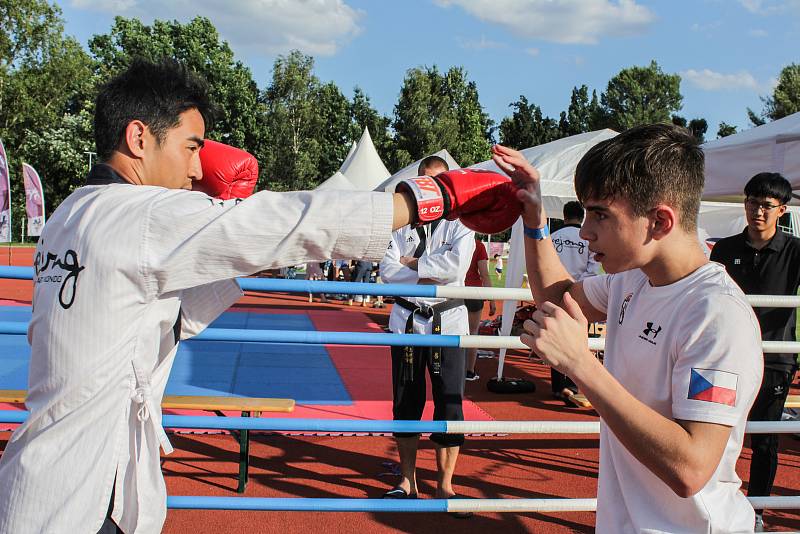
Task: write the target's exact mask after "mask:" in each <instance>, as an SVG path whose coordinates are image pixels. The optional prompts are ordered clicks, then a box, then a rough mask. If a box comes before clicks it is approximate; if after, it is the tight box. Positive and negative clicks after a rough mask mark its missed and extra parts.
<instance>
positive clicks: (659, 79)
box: [600, 61, 683, 131]
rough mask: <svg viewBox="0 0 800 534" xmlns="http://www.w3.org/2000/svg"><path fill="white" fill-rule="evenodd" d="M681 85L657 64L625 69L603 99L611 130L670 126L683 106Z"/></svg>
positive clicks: (611, 84) (607, 89)
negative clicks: (653, 124) (666, 123)
mask: <svg viewBox="0 0 800 534" xmlns="http://www.w3.org/2000/svg"><path fill="white" fill-rule="evenodd" d="M680 84H681V78H680V76H679V75H677V74H665V73H664V72H663V71H662V70H661V67H659V66H658V63H656V62H655V61H652V62H651V63H650V65H649V66H647V67H629V68H627V69H622V70H621V71H620V72H619V73H618V74H617V75H616V76H614V77H613V78H611V80H610V81H609V82H608V87H607V88H606V90H605V92H604V93H603V94H602V95H601V97H600V101H601V103H602V105H603V107H604V108H605V112H606V114H607V116H608V121H609V125H610V127H611V128H614V129H615V130H618V131H623V130H627V129H628V128H632V127H634V126H638V125H641V124H651V123H656V122H669V121H670V117H671V115H672V114H673V113H674V112H676V111H678V110H680V109H681V106H682V102H683V96H682V95H681V93H680Z"/></svg>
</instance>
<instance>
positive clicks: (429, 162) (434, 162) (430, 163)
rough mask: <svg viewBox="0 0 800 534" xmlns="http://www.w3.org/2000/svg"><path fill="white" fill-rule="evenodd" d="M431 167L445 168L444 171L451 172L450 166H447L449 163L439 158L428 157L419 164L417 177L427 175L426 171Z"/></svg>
mask: <svg viewBox="0 0 800 534" xmlns="http://www.w3.org/2000/svg"><path fill="white" fill-rule="evenodd" d="M429 167H444V170H446V171H449V170H450V165H448V164H447V161H446V160H445V159H444V158H440V157H439V156H428V157H427V158H425V159H423V160H422V161H420V162H419V167H417V176H423V175H424V174H425V169H427V168H429Z"/></svg>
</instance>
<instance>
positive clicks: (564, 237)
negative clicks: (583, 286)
mask: <svg viewBox="0 0 800 534" xmlns="http://www.w3.org/2000/svg"><path fill="white" fill-rule="evenodd" d="M580 231H581V227H580V226H578V225H574V224H570V225H567V226H564V227H563V228H559V229H558V230H556V231H555V232H553V235H552V240H553V247H555V249H556V252H557V253H558V258H559V259H560V260H561V263H562V264H563V265H564V268H565V269H566V270H567V272H568V273H569V275H570V276H571V277H572V279H573V280H576V281H581V280H583V279H584V278H589V277H590V276H597V275H598V274H600V266H599V265H598V264H597V262H596V261H594V254H592V253H591V252H589V242H588V241H586V240H585V239H581V236H580Z"/></svg>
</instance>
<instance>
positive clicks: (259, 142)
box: [89, 17, 266, 176]
mask: <svg viewBox="0 0 800 534" xmlns="http://www.w3.org/2000/svg"><path fill="white" fill-rule="evenodd" d="M89 50H90V51H91V53H92V54H93V56H94V58H95V60H96V72H97V75H98V77H99V78H100V79H103V80H105V79H108V78H109V77H111V76H113V75H115V74H117V73H118V72H120V71H121V70H123V69H125V68H126V67H127V66H128V65H130V63H131V61H132V60H133V59H134V58H137V57H138V58H145V59H150V60H159V59H161V58H175V59H177V60H179V61H181V62H183V63H184V64H186V65H187V66H188V67H189V68H191V69H192V70H194V71H195V72H197V73H198V74H200V75H201V76H203V78H205V80H206V81H207V82H208V84H209V90H210V94H211V98H212V100H213V101H214V104H215V105H216V107H217V112H218V113H217V117H216V121H215V123H214V125H213V127H212V128H211V129H209V130H208V131H207V132H206V135H207V136H208V137H210V138H212V139H216V140H218V141H222V142H224V143H227V144H230V145H234V146H237V147H240V148H243V149H245V150H248V151H250V152H253V153H258V152H260V151H263V144H264V142H265V136H266V132H265V131H264V129H263V128H262V123H261V122H260V121H259V120H258V119H259V117H260V116H261V115H263V112H264V110H263V107H262V106H261V105H260V104H259V101H258V96H259V93H258V87H257V86H256V83H255V82H254V81H253V77H252V74H251V72H250V69H249V68H248V67H246V66H245V65H244V64H242V62H240V61H237V60H236V59H235V58H234V55H233V51H232V50H231V48H230V46H229V45H228V43H227V42H226V41H221V40H220V37H219V34H218V33H217V29H216V28H215V27H214V25H213V24H212V23H211V21H210V20H208V19H207V18H204V17H196V18H194V19H192V20H191V21H189V22H187V23H186V24H181V23H180V22H178V21H161V20H156V21H155V22H153V24H152V26H147V25H145V24H143V23H142V22H141V21H139V20H137V19H126V18H123V17H116V18H115V19H114V25H113V26H112V28H111V31H110V32H109V33H107V34H101V35H95V36H94V37H92V38H91V39H90V41H89ZM263 172H264V170H263V169H262V176H263Z"/></svg>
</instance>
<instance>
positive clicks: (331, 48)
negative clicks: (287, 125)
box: [71, 0, 364, 56]
mask: <svg viewBox="0 0 800 534" xmlns="http://www.w3.org/2000/svg"><path fill="white" fill-rule="evenodd" d="M71 5H72V6H73V7H75V8H78V9H91V10H97V11H107V12H111V13H114V14H119V15H123V16H127V17H136V18H140V19H142V20H143V21H152V20H154V19H162V20H172V19H177V20H180V21H182V22H185V21H188V20H189V19H190V18H192V17H194V16H203V17H207V18H208V19H210V20H211V21H212V22H213V23H214V26H216V28H217V31H219V33H220V36H221V37H222V39H225V40H226V41H228V42H229V43H230V44H231V46H233V47H234V48H237V49H248V50H251V51H254V52H257V53H258V52H260V53H263V54H266V55H272V54H278V53H285V52H288V51H289V50H291V49H294V48H296V49H299V50H302V51H303V52H306V53H309V54H312V55H321V56H329V55H333V54H335V53H336V52H337V51H338V50H339V48H340V47H341V46H343V45H345V44H346V43H348V42H349V41H350V40H351V39H352V38H354V37H355V36H356V35H358V34H359V33H360V32H361V27H360V26H359V21H360V20H361V18H362V17H363V15H364V12H363V11H360V10H357V9H354V8H352V7H350V6H349V5H347V4H346V3H345V1H344V0H228V1H227V2H224V3H220V2H219V1H217V0H173V1H168V2H164V1H161V0H71ZM187 13H190V14H191V15H190V16H188V15H187Z"/></svg>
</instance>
